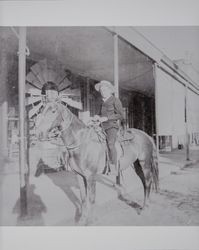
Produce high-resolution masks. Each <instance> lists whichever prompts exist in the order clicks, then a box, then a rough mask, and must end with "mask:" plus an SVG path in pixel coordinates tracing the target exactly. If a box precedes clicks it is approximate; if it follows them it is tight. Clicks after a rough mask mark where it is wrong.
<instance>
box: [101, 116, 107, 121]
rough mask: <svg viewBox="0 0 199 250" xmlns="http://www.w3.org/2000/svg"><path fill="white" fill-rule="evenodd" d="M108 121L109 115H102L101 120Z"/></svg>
mask: <svg viewBox="0 0 199 250" xmlns="http://www.w3.org/2000/svg"><path fill="white" fill-rule="evenodd" d="M106 121H108V117H106V116H103V117H100V122H106Z"/></svg>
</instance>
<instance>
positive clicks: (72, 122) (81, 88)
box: [0, 22, 199, 250]
mask: <svg viewBox="0 0 199 250" xmlns="http://www.w3.org/2000/svg"><path fill="white" fill-rule="evenodd" d="M0 24H1V23H0ZM198 44H199V26H197V25H189V26H187V25H164V26H161V25H158V23H157V25H138V24H135V25H134V24H133V23H132V24H130V25H109V24H108V25H93V24H92V22H91V23H90V25H83V26H82V25H65V23H64V25H55V26H54V25H50V24H49V25H42V23H41V25H35V26H34V25H25V24H24V25H15V24H13V25H0V227H6V228H7V227H15V228H26V227H29V228H37V227H38V228H41V227H42V228H46V227H53V228H55V230H56V228H60V227H62V228H67V230H68V229H70V228H73V229H74V228H81V229H82V230H83V229H85V230H86V228H89V227H95V228H96V227H97V228H110V227H111V228H116V229H117V228H118V229H119V228H121V227H125V228H126V227H128V228H131V227H133V228H134V229H135V228H142V227H143V228H145V227H146V228H149V227H156V226H158V227H184V228H185V227H186V228H189V227H190V228H192V227H197V226H198V225H199V216H198V214H199V181H198V180H199V47H198ZM150 249H151V248H150ZM162 249H166V248H162ZM191 249H192V248H191ZM3 250H4V249H3Z"/></svg>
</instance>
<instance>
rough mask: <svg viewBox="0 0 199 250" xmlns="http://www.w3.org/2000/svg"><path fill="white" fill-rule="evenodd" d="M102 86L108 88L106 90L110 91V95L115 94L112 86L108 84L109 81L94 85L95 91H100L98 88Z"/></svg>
mask: <svg viewBox="0 0 199 250" xmlns="http://www.w3.org/2000/svg"><path fill="white" fill-rule="evenodd" d="M102 86H106V87H108V88H109V89H110V90H111V92H112V93H114V92H115V89H114V86H113V84H112V83H110V82H109V81H106V80H102V81H100V82H98V83H97V84H95V89H96V90H97V91H100V88H101V87H102Z"/></svg>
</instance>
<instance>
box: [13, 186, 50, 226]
mask: <svg viewBox="0 0 199 250" xmlns="http://www.w3.org/2000/svg"><path fill="white" fill-rule="evenodd" d="M34 190H35V185H34V184H31V185H30V186H28V189H27V197H28V198H27V199H28V203H27V204H28V213H27V215H26V216H21V214H20V211H21V209H20V198H19V199H18V200H17V201H16V204H15V206H14V208H13V213H16V214H18V217H17V224H16V225H17V226H43V225H45V224H44V219H43V217H42V213H46V212H47V209H46V206H45V205H44V203H43V202H42V199H41V197H40V196H39V195H37V194H35V192H34Z"/></svg>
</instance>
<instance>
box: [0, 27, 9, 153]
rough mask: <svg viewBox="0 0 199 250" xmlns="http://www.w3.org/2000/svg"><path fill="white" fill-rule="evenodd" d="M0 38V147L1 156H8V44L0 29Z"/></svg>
mask: <svg viewBox="0 0 199 250" xmlns="http://www.w3.org/2000/svg"><path fill="white" fill-rule="evenodd" d="M1 35H2V36H1V38H0V105H1V107H0V112H1V114H0V115H1V119H0V122H1V124H0V128H1V131H0V133H1V135H0V140H1V142H0V149H1V153H0V155H2V156H3V157H8V102H7V87H8V85H7V78H8V67H9V61H8V45H7V41H6V36H5V37H4V33H3V31H2V34H1Z"/></svg>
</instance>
